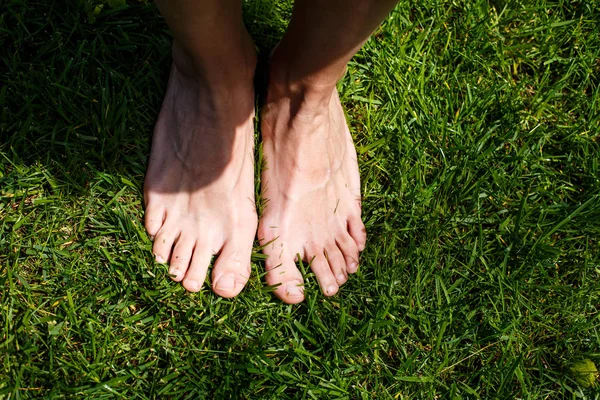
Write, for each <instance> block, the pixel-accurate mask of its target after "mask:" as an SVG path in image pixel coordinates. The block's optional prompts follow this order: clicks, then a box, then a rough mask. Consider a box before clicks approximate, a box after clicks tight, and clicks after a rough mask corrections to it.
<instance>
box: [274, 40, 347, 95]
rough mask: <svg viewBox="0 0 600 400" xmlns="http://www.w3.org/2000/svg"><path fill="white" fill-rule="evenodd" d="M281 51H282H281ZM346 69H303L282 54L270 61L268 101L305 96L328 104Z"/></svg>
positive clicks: (276, 55)
mask: <svg viewBox="0 0 600 400" xmlns="http://www.w3.org/2000/svg"><path fill="white" fill-rule="evenodd" d="M280 53H281V52H280ZM344 72H345V69H343V70H341V71H338V70H337V69H335V70H333V69H331V68H323V69H321V70H319V71H303V70H302V69H301V68H298V67H296V63H294V62H293V60H292V61H290V60H287V59H286V58H285V57H283V56H281V55H280V54H277V52H276V54H275V55H274V56H273V58H272V59H271V61H270V63H269V87H268V99H267V101H268V102H271V101H273V100H276V99H277V98H278V97H295V98H298V97H300V98H303V99H304V100H306V101H307V102H308V103H325V104H328V102H329V100H330V98H331V95H332V94H333V93H334V92H335V90H336V84H337V82H338V81H339V80H340V79H341V77H342V76H343V74H344Z"/></svg>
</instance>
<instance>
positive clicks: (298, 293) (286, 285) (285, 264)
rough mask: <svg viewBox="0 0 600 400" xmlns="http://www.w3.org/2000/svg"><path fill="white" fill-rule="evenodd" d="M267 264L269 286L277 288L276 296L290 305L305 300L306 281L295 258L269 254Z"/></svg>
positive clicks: (289, 255) (284, 254)
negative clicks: (297, 266)
mask: <svg viewBox="0 0 600 400" xmlns="http://www.w3.org/2000/svg"><path fill="white" fill-rule="evenodd" d="M267 255H268V258H267V260H266V262H265V266H266V269H267V275H266V277H265V279H266V281H267V285H269V286H275V285H277V287H276V288H275V291H274V293H275V296H277V297H278V298H279V299H280V300H281V301H283V302H285V303H288V304H296V303H300V302H301V301H302V300H304V279H303V278H302V274H301V273H300V271H298V268H296V263H295V262H294V257H293V256H292V255H291V254H288V253H287V252H285V253H281V254H278V253H273V254H268V253H267Z"/></svg>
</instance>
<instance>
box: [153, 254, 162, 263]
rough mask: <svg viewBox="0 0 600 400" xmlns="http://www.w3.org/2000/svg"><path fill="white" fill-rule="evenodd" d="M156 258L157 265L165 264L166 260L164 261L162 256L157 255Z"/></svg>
mask: <svg viewBox="0 0 600 400" xmlns="http://www.w3.org/2000/svg"><path fill="white" fill-rule="evenodd" d="M154 257H155V258H156V262H157V263H161V264H162V263H164V262H165V259H164V258H162V257H161V256H156V255H155V256H154Z"/></svg>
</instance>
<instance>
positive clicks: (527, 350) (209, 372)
mask: <svg viewBox="0 0 600 400" xmlns="http://www.w3.org/2000/svg"><path fill="white" fill-rule="evenodd" d="M99 3H100V0H96V2H94V0H87V1H83V0H82V1H75V0H70V1H51V0H40V1H37V2H33V1H26V0H8V1H5V2H3V3H2V6H1V7H0V60H1V62H0V84H1V88H0V105H1V109H0V138H1V141H0V285H1V286H0V288H1V289H0V290H1V293H0V310H1V311H0V323H1V326H2V327H1V332H0V398H10V399H20V398H141V399H145V398H161V399H162V398H190V399H197V398H253V399H254V398H269V399H279V398H307V399H308V398H317V399H325V398H349V399H372V398H376V399H388V398H389V399H392V398H393V399H403V398H404V399H409V398H411V399H413V398H414V399H427V398H429V399H435V398H455V399H459V398H486V399H487V398H501V399H515V398H528V399H538V398H564V397H567V398H598V396H600V394H599V393H600V392H599V391H598V389H594V388H587V389H586V388H582V387H579V386H578V385H577V383H576V381H575V380H574V379H573V377H572V376H570V375H569V374H568V373H567V370H568V366H569V363H571V362H573V361H575V360H577V359H579V358H589V359H591V360H593V361H595V362H596V365H600V332H599V330H600V169H599V168H600V167H599V163H600V161H599V160H600V61H599V60H600V3H598V1H597V0H589V1H566V0H565V1H563V0H557V1H546V0H528V1H503V0H490V1H489V2H485V1H479V0H477V1H466V0H464V1H463V0H457V1H446V0H443V1H442V0H439V1H434V0H425V1H421V2H408V1H406V0H402V1H401V2H400V4H399V5H398V7H397V8H396V10H395V11H394V12H393V13H392V15H391V16H390V18H389V19H387V20H386V21H385V22H384V23H383V25H382V26H381V27H380V28H379V29H378V30H377V32H376V33H375V34H374V36H373V38H372V39H371V40H370V41H369V42H368V43H367V44H366V45H365V47H364V48H363V49H362V50H361V51H360V53H359V54H358V55H357V56H356V57H355V58H354V59H353V60H352V62H351V63H350V65H349V68H348V73H347V74H346V76H345V77H344V79H343V81H342V82H341V83H340V94H341V97H342V101H343V103H344V104H345V106H346V108H347V112H348V119H349V123H350V126H351V130H352V132H353V133H354V134H355V138H356V143H357V147H358V152H359V161H360V166H361V175H362V178H363V193H364V218H365V223H366V225H367V230H368V233H369V243H368V246H367V249H366V250H365V252H364V254H363V257H362V263H361V269H360V271H359V273H358V274H357V275H356V276H353V277H352V279H351V280H350V282H349V283H348V284H346V285H345V286H344V287H343V289H342V290H341V292H340V294H338V295H336V296H335V297H333V298H331V299H328V298H324V297H323V296H322V295H321V294H320V293H319V291H318V287H317V285H316V283H315V280H314V277H313V276H312V274H310V273H309V274H308V275H307V280H308V287H307V300H306V302H305V303H303V304H301V305H297V306H288V305H285V304H282V303H280V302H279V301H277V300H276V299H275V298H274V297H273V296H272V295H271V294H270V293H269V290H268V288H267V287H266V286H265V285H264V283H263V281H262V280H261V277H262V273H263V266H262V258H261V256H260V254H259V253H256V254H255V258H254V262H253V275H252V277H251V279H250V282H249V284H248V287H247V288H246V289H245V290H244V291H243V292H242V294H241V295H240V296H239V297H237V298H235V299H233V300H226V299H222V298H219V297H216V296H215V295H213V294H212V292H211V291H210V290H203V291H202V292H201V293H198V294H189V293H186V292H185V291H184V290H183V289H182V288H181V287H180V285H178V284H175V283H173V282H171V281H170V279H169V278H168V276H167V274H166V269H165V268H164V267H163V266H160V265H156V264H154V262H153V259H152V255H151V251H150V249H151V243H150V242H149V240H148V238H147V237H146V234H145V233H144V229H143V225H142V216H143V209H142V195H141V185H142V182H143V176H144V171H145V167H146V162H147V156H148V151H149V142H150V136H151V132H152V127H153V123H154V121H155V119H156V116H157V113H158V107H159V106H160V102H161V98H162V95H163V92H164V89H165V84H166V77H167V73H168V68H169V64H170V53H169V46H170V36H169V33H168V30H167V28H166V26H165V25H164V23H163V22H162V20H161V18H160V17H159V16H158V13H157V11H156V9H155V7H154V6H153V5H152V4H146V3H143V2H137V1H133V0H130V1H128V3H127V5H125V6H120V7H117V8H111V7H109V5H108V4H106V5H105V6H104V8H102V10H100V12H99V13H98V14H97V15H95V17H90V16H89V15H88V14H89V13H90V12H91V10H93V7H94V6H95V5H96V4H99ZM244 10H245V19H246V21H247V24H248V27H249V30H250V31H251V33H252V34H253V36H254V38H255V41H256V43H257V46H258V47H259V49H260V52H261V54H262V55H266V54H268V51H269V49H270V47H272V46H273V45H274V44H275V43H276V42H277V41H278V40H279V38H280V36H281V34H282V33H283V32H284V30H285V25H286V23H287V18H288V17H289V15H290V5H289V3H287V2H279V1H278V2H275V1H272V0H255V1H247V2H245V3H244ZM90 15H91V14H90Z"/></svg>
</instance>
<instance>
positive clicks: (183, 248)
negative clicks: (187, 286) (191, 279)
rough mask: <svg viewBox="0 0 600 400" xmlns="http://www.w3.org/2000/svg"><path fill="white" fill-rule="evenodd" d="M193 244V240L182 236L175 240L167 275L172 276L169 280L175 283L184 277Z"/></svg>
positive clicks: (192, 250)
mask: <svg viewBox="0 0 600 400" xmlns="http://www.w3.org/2000/svg"><path fill="white" fill-rule="evenodd" d="M195 244H196V241H195V240H194V239H191V238H190V237H189V236H185V235H183V234H182V235H181V237H180V238H179V239H178V240H177V244H176V245H175V248H174V249H173V254H172V256H171V262H170V263H169V264H170V265H169V274H171V275H172V277H171V279H173V280H174V281H175V282H181V280H182V279H183V277H184V276H185V273H186V272H187V270H188V267H189V265H190V261H191V260H192V254H193V252H194V245H195Z"/></svg>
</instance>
